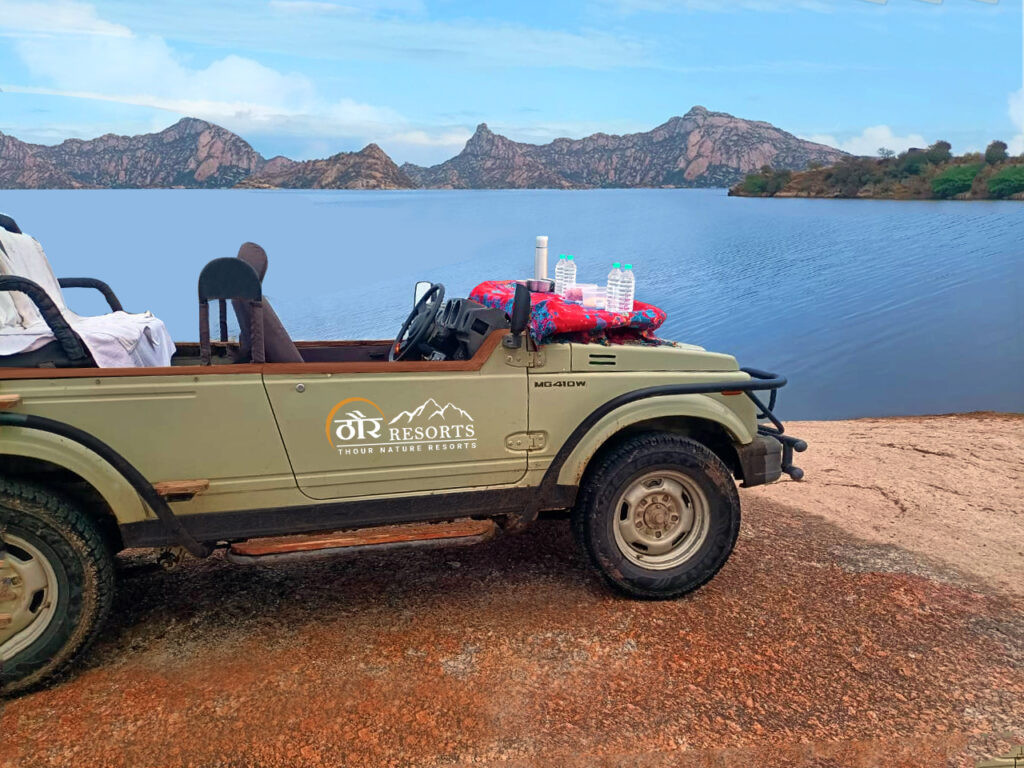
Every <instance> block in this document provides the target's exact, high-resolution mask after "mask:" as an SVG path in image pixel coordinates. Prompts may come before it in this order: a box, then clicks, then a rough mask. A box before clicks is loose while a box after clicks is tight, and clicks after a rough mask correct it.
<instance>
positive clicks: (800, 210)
mask: <svg viewBox="0 0 1024 768" xmlns="http://www.w3.org/2000/svg"><path fill="white" fill-rule="evenodd" d="M0 211H5V212H7V213H9V214H11V215H13V216H14V217H15V218H16V219H17V220H18V221H19V223H20V224H21V226H22V228H23V229H24V230H25V231H27V232H30V233H31V234H33V235H35V236H36V237H37V238H39V239H40V240H41V241H42V243H43V245H44V247H45V248H46V250H47V253H48V254H49V256H50V260H51V262H52V263H53V266H54V270H55V271H56V272H57V274H58V275H63V276H85V275H88V276H93V277H99V278H101V279H104V280H106V281H107V282H109V283H110V284H111V285H112V286H113V287H114V288H115V290H116V291H117V293H118V295H119V296H120V298H121V301H122V302H123V303H124V305H125V307H126V308H128V309H129V310H141V309H150V310H152V311H153V312H154V313H155V314H156V315H158V316H159V317H161V318H163V319H164V320H165V321H166V322H167V324H168V325H169V326H170V329H171V331H172V333H173V334H174V336H175V338H177V339H181V340H189V339H193V340H194V339H195V338H197V330H196V329H197V304H196V277H197V276H198V274H199V270H200V269H201V268H202V266H203V265H204V264H205V263H206V262H207V261H208V260H210V259H212V258H215V257H218V256H233V255H234V254H235V252H236V251H237V248H238V246H239V244H240V243H241V242H242V241H244V240H254V241H256V242H258V243H260V244H261V245H263V246H264V247H265V248H266V249H267V251H268V253H269V254H270V270H269V272H268V275H267V279H266V282H265V284H264V288H265V291H266V293H267V295H268V296H269V297H270V298H271V299H272V300H273V302H274V305H275V307H276V308H277V310H278V313H279V314H280V315H281V317H282V319H283V320H284V322H285V325H286V326H287V327H288V328H289V329H290V330H291V331H292V335H293V336H294V337H296V338H310V339H313V338H359V337H364V338H365V337H370V338H377V337H388V336H393V335H394V333H395V332H396V330H397V328H398V326H399V324H400V322H401V320H402V319H403V318H404V316H405V314H406V312H407V311H408V309H409V307H410V304H411V301H412V291H413V283H414V282H415V280H417V279H429V280H433V281H440V282H443V283H445V285H446V286H447V288H448V295H449V296H464V295H466V294H468V292H469V291H470V290H471V289H472V287H473V286H474V285H475V284H476V283H478V282H480V281H482V280H485V279H491V278H501V277H521V276H525V275H527V274H528V273H529V272H530V271H531V270H532V260H533V238H534V236H535V235H538V234H547V235H549V236H550V237H551V252H552V254H553V255H557V254H558V253H559V252H568V253H573V254H575V255H576V257H577V261H578V264H579V270H580V274H579V276H578V279H579V281H580V282H603V280H604V277H605V275H606V274H607V271H608V269H609V266H610V263H611V261H613V260H618V259H621V260H624V261H631V262H632V263H633V264H634V265H635V269H636V273H637V281H638V284H637V296H638V298H641V299H643V300H646V301H650V302H653V303H655V304H657V305H659V306H661V307H663V308H664V309H665V310H666V311H667V312H668V321H667V323H666V324H665V326H664V328H663V332H662V335H663V336H665V337H666V338H673V339H677V340H680V341H687V342H692V343H696V344H700V345H702V346H705V347H708V348H709V349H714V350H719V351H726V352H731V353H733V354H735V355H736V356H737V357H738V358H739V360H740V361H741V363H742V364H745V365H752V366H755V367H760V368H767V369H769V370H777V371H781V372H783V373H785V374H786V375H787V376H789V378H790V382H791V385H790V386H789V387H787V388H786V390H784V392H783V396H782V398H781V401H780V402H781V407H780V412H781V414H782V415H783V416H784V417H786V418H816V419H817V418H821V419H836V418H847V417H856V416H877V415H891V414H921V413H942V412H951V411H965V410H979V409H986V410H988V409H990V410H1008V411H1009V410H1015V411H1022V410H1024V204H1021V203H1014V202H1006V203H962V202H887V201H857V200H848V201H847V200H746V199H739V198H728V197H726V195H725V192H724V191H723V190H601V191H585V192H558V191H493V192H492V191H488V192H444V191H432V192H320V191H310V192H305V191H301V192H268V191H182V190H159V191H148V190H146V191H134V190H133V191H88V192H83V191H71V192H66V191H58V192H50V191H31V192H14V191H0ZM71 301H72V305H73V306H74V307H75V308H76V309H78V310H79V311H80V312H83V313H88V312H100V311H103V304H102V302H101V301H100V300H98V299H97V297H96V296H94V295H92V294H91V293H90V292H86V291H75V292H74V293H73V294H72V298H71Z"/></svg>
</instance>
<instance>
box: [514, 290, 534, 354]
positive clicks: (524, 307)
mask: <svg viewBox="0 0 1024 768" xmlns="http://www.w3.org/2000/svg"><path fill="white" fill-rule="evenodd" d="M531 309H532V306H531V304H530V289H529V288H527V287H526V286H525V285H523V284H522V283H516V295H515V298H513V299H512V316H511V328H512V336H513V337H514V338H515V340H516V341H515V345H516V346H517V347H518V346H519V344H520V343H521V341H520V336H522V335H523V331H525V330H526V328H527V327H528V326H529V325H530V311H531Z"/></svg>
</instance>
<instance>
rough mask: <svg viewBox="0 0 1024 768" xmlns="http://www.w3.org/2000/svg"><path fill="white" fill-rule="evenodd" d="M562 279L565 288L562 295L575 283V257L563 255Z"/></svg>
mask: <svg viewBox="0 0 1024 768" xmlns="http://www.w3.org/2000/svg"><path fill="white" fill-rule="evenodd" d="M562 281H563V284H564V285H565V289H564V291H563V292H562V295H563V296H564V295H565V291H568V290H569V289H570V288H572V287H573V286H575V285H576V257H575V256H572V255H571V254H570V255H569V256H566V257H565V270H564V271H563V272H562Z"/></svg>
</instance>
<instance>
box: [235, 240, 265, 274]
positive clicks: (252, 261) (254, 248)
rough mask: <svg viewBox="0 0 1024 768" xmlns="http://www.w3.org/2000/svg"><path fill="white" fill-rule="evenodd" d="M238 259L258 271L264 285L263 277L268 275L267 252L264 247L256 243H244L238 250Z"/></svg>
mask: <svg viewBox="0 0 1024 768" xmlns="http://www.w3.org/2000/svg"><path fill="white" fill-rule="evenodd" d="M238 258H240V259H241V260H242V261H244V262H245V263H246V264H248V265H249V266H250V267H252V268H253V269H255V270H256V274H257V275H259V278H260V282H261V283H262V282H263V276H264V275H266V274H267V252H266V251H265V250H263V248H262V246H259V245H256V243H242V247H241V248H239V249H238Z"/></svg>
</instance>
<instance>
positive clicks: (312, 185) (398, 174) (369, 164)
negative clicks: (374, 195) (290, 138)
mask: <svg viewBox="0 0 1024 768" xmlns="http://www.w3.org/2000/svg"><path fill="white" fill-rule="evenodd" d="M237 186H239V187H250V188H275V187H276V188H281V189H410V188H412V187H413V186H415V185H414V183H413V181H412V180H411V179H410V178H409V177H408V176H406V175H405V174H404V173H403V172H402V171H401V170H399V168H398V166H397V165H395V161H394V160H392V159H391V158H390V157H388V156H387V154H386V153H385V152H384V150H382V149H381V148H380V147H378V146H377V145H376V144H368V145H367V146H366V147H364V148H363V149H361V150H360V151H359V152H339V153H338V154H336V155H333V156H331V157H328V158H327V159H325V160H307V161H306V162H302V163H298V162H295V161H294V160H289V159H287V158H284V157H278V158H274V159H273V160H271V161H270V162H269V163H267V165H266V167H264V168H263V169H262V170H261V171H258V172H256V173H254V174H253V175H252V176H250V177H249V178H247V179H244V180H243V181H241V182H240V183H239V184H238V185H237Z"/></svg>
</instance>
